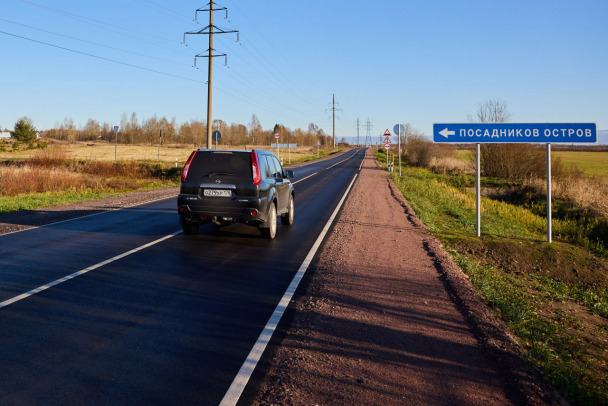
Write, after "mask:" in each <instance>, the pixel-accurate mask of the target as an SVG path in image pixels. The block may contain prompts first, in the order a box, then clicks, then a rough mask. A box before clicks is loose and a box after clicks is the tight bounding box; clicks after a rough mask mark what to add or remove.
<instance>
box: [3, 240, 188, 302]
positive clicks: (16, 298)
mask: <svg viewBox="0 0 608 406" xmlns="http://www.w3.org/2000/svg"><path fill="white" fill-rule="evenodd" d="M178 234H181V231H178V232H175V233H173V234H169V235H166V236H164V237H162V238H159V239H158V240H155V241H152V242H149V243H147V244H144V245H142V246H140V247H137V248H134V249H132V250H131V251H127V252H125V253H122V254H120V255H117V256H115V257H112V258H110V259H106V260H105V261H103V262H99V263H97V264H95V265H91V266H90V267H88V268H85V269H81V270H80V271H78V272H74V273H73V274H70V275H67V276H64V277H63V278H60V279H57V280H56V281H53V282H50V283H47V284H46V285H42V286H39V287H37V288H36V289H32V290H30V291H29V292H25V293H22V294H20V295H19V296H15V297H13V298H11V299H8V300H5V301H4V302H0V309H1V308H3V307H6V306H8V305H11V304H13V303H15V302H18V301H20V300H23V299H27V298H28V297H30V296H33V295H35V294H36V293H40V292H42V291H44V290H47V289H49V288H52V287H53V286H57V285H59V284H60V283H63V282H66V281H69V280H70V279H74V278H76V277H77V276H80V275H84V274H85V273H87V272H90V271H92V270H94V269H97V268H101V267H102V266H104V265H108V264H110V263H112V262H114V261H118V260H119V259H122V258H125V257H128V256H129V255H131V254H135V253H136V252H139V251H141V250H144V249H146V248H149V247H151V246H153V245H156V244H158V243H159V242H163V241H165V240H168V239H169V238H172V237H175V236H176V235H178Z"/></svg>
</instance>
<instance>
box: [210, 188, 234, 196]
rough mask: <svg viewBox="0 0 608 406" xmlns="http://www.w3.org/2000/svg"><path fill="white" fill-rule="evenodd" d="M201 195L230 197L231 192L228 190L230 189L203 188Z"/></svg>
mask: <svg viewBox="0 0 608 406" xmlns="http://www.w3.org/2000/svg"><path fill="white" fill-rule="evenodd" d="M203 196H206V197H231V196H232V192H230V190H223V189H205V190H204V191H203Z"/></svg>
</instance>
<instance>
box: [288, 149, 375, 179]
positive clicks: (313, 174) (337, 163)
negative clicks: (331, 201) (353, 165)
mask: <svg viewBox="0 0 608 406" xmlns="http://www.w3.org/2000/svg"><path fill="white" fill-rule="evenodd" d="M355 155H356V152H355V153H354V154H352V155H351V156H349V157H348V158H346V159H343V160H342V161H340V162H336V163H335V164H333V165H332V166H328V167H327V168H324V169H323V170H324V171H326V170H328V169H331V168H333V167H334V166H336V165H339V164H341V163H342V162H345V161H348V160H349V159H351V158H352V157H354V156H355ZM361 165H363V162H361ZM359 170H361V167H359ZM320 173H321V171H318V172H315V173H312V174H310V175H308V176H307V177H305V178H302V179H299V180H296V181H295V182H293V184H294V185H295V184H296V183H298V182H302V181H303V180H306V179H308V178H312V177H313V176H315V175H318V174H320Z"/></svg>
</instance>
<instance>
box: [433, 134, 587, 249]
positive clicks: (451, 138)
mask: <svg viewBox="0 0 608 406" xmlns="http://www.w3.org/2000/svg"><path fill="white" fill-rule="evenodd" d="M433 142H439V143H455V144H465V143H473V142H474V143H475V144H476V147H475V155H476V156H475V166H476V169H475V189H476V194H477V196H476V206H477V208H476V215H477V236H478V237H480V236H481V214H480V213H481V197H480V184H481V181H480V173H479V172H480V157H479V156H480V146H479V145H480V143H494V144H498V143H530V144H532V143H537V144H540V143H542V144H547V242H548V243H551V242H552V236H551V234H552V232H551V144H554V143H565V144H580V143H596V142H597V126H596V124H595V123H450V124H443V123H441V124H433Z"/></svg>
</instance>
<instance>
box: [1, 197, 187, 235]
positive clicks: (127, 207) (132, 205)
mask: <svg viewBox="0 0 608 406" xmlns="http://www.w3.org/2000/svg"><path fill="white" fill-rule="evenodd" d="M176 196H177V195H170V196H165V197H161V198H158V199H154V200H148V201H145V202H141V203H135V204H130V205H127V206H122V207H118V208H113V209H112V208H110V209H99V210H103V211H100V212H99V213H93V214H86V215H84V216H80V217H74V218H71V219H67V220H61V221H56V222H54V223H48V224H42V225H40V226H33V227H29V228H24V229H22V230H15V231H11V232H9V233H4V234H0V237H4V236H5V235H10V234H16V233H20V232H22V231H29V230H35V229H37V228H43V227H49V226H53V225H56V224H61V223H67V222H68V221H74V220H80V219H84V218H87V217H93V216H99V215H100V214H105V213H111V212H114V211H119V210H124V209H129V208H131V207H137V206H143V205H144V204H148V203H154V202H159V201H161V200H165V199H171V198H174V197H176ZM110 197H112V196H110Z"/></svg>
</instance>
